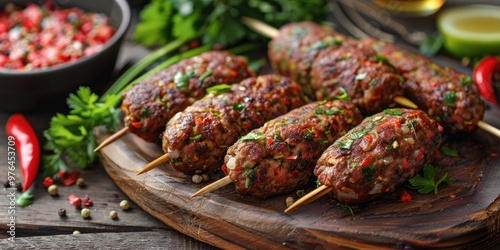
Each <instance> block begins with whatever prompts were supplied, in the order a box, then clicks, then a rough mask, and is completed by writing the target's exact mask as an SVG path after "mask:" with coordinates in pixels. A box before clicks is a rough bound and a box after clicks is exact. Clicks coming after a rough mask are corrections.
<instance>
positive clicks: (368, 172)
mask: <svg viewBox="0 0 500 250" xmlns="http://www.w3.org/2000/svg"><path fill="white" fill-rule="evenodd" d="M361 171H362V172H363V177H364V178H365V179H366V180H368V181H371V180H373V175H374V174H375V172H377V167H375V166H374V165H371V166H369V167H362V168H361Z"/></svg>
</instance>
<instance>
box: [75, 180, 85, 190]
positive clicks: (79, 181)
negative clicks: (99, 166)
mask: <svg viewBox="0 0 500 250" xmlns="http://www.w3.org/2000/svg"><path fill="white" fill-rule="evenodd" d="M76 185H77V186H78V187H80V188H83V187H85V180H84V179H83V178H82V177H80V178H78V179H76Z"/></svg>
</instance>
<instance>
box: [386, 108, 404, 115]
mask: <svg viewBox="0 0 500 250" xmlns="http://www.w3.org/2000/svg"><path fill="white" fill-rule="evenodd" d="M384 113H386V114H388V115H402V114H403V111H401V110H400V109H384Z"/></svg>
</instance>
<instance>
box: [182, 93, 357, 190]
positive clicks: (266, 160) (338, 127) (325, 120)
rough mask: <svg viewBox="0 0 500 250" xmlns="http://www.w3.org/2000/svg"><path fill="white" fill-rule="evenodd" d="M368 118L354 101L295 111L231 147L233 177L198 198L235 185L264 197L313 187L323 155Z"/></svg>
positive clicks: (227, 169)
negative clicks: (309, 183)
mask: <svg viewBox="0 0 500 250" xmlns="http://www.w3.org/2000/svg"><path fill="white" fill-rule="evenodd" d="M362 120H363V116H362V115H361V113H360V111H359V110H358V108H357V107H356V106H354V105H353V104H352V103H351V102H348V101H341V100H335V101H320V102H314V103H310V104H307V105H305V106H302V107H300V108H297V109H295V110H292V111H291V112H289V113H287V114H285V115H282V116H280V117H278V118H276V119H274V120H271V121H269V122H267V123H266V124H264V126H262V127H261V128H258V129H255V130H253V131H252V132H250V133H249V134H247V135H246V136H244V137H242V138H240V139H239V140H238V141H237V142H236V143H235V144H234V145H232V146H231V147H229V149H228V151H227V154H226V156H225V158H224V165H223V166H222V170H223V171H224V173H225V174H226V175H227V176H226V177H225V178H223V179H221V180H222V181H218V182H215V183H217V184H215V186H211V185H209V186H207V187H206V188H204V189H200V191H198V192H197V193H195V194H193V196H192V197H194V196H198V195H201V194H203V193H206V192H210V191H212V190H214V189H217V188H219V187H222V186H224V185H226V184H229V183H231V182H234V183H235V185H236V190H237V191H238V192H240V193H243V194H251V195H252V196H255V197H260V198H266V197H270V196H274V195H278V194H283V193H288V192H291V191H293V190H295V189H297V188H299V187H301V186H303V185H305V184H306V183H307V181H308V180H309V177H310V176H311V175H312V171H313V168H314V166H315V164H316V161H317V160H318V158H319V157H320V156H321V153H322V152H323V151H324V150H325V149H326V148H327V147H328V146H329V145H331V144H332V143H333V142H334V141H335V140H336V139H337V138H339V137H340V136H341V135H343V134H345V133H347V132H348V131H349V130H350V129H351V128H353V127H354V126H356V125H357V124H359V123H360V122H361V121H362Z"/></svg>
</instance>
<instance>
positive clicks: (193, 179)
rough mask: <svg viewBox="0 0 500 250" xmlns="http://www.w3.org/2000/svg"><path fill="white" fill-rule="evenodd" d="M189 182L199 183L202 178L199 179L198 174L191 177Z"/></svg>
mask: <svg viewBox="0 0 500 250" xmlns="http://www.w3.org/2000/svg"><path fill="white" fill-rule="evenodd" d="M191 180H192V181H193V182H194V183H200V182H201V181H202V180H203V177H201V175H199V174H195V175H193V177H191Z"/></svg>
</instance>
